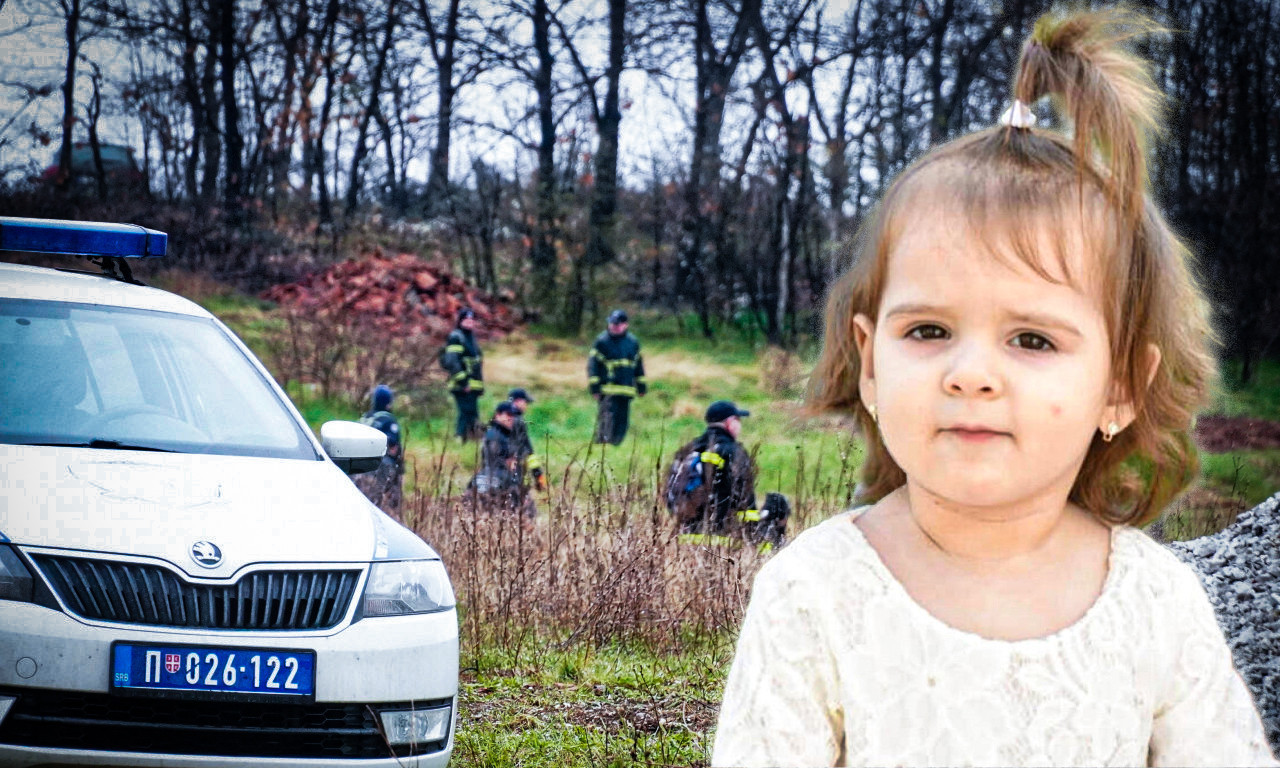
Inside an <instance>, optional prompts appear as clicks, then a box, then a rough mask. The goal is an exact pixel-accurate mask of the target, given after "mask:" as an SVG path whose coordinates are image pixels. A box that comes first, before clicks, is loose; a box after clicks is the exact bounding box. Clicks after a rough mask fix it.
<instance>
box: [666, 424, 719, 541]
mask: <svg viewBox="0 0 1280 768" xmlns="http://www.w3.org/2000/svg"><path fill="white" fill-rule="evenodd" d="M703 450H704V447H703V446H701V445H699V444H698V441H696V440H695V441H694V442H692V443H690V444H689V445H687V446H685V447H684V448H681V449H680V451H679V452H677V453H676V458H675V461H673V462H672V463H671V470H670V471H669V472H668V473H667V485H666V489H665V492H664V494H663V495H664V498H665V500H666V503H667V509H668V510H669V511H670V512H671V514H673V515H675V517H676V521H677V522H678V523H679V524H680V525H687V524H689V523H693V522H696V521H697V520H698V519H699V518H701V517H702V515H703V514H704V513H705V512H706V507H707V499H708V497H709V496H710V494H711V485H712V483H713V482H714V481H715V471H716V468H715V467H714V466H712V465H711V464H710V463H708V462H705V461H703V460H702V453H703Z"/></svg>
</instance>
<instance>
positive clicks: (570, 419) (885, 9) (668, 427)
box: [0, 0, 1280, 765]
mask: <svg viewBox="0 0 1280 768" xmlns="http://www.w3.org/2000/svg"><path fill="white" fill-rule="evenodd" d="M1047 5H1048V4H1047V3H1045V2H1040V1H1032V0H1009V1H1008V2H974V1H973V0H846V1H844V2H841V1H839V0H826V1H825V2H821V1H819V0H669V1H665V0H485V1H484V2H480V1H478V0H470V1H464V0H362V1H361V2H359V3H356V2H351V0H129V1H128V2H125V0H0V47H2V48H3V49H4V51H5V52H6V55H5V56H4V57H3V59H4V61H2V62H0V213H4V214H17V215H38V216H46V217H58V218H89V219H98V220H117V221H131V222H134V223H138V224H143V225H146V226H151V227H154V228H156V229H161V230H164V231H167V232H168V233H169V234H170V236H171V239H170V256H169V258H168V259H167V260H166V264H164V265H147V266H143V267H141V268H140V270H139V274H141V275H143V276H144V279H146V280H148V281H149V282H154V283H156V284H159V285H162V286H164V287H168V288H170V289H172V290H176V291H178V292H179V293H182V294H184V295H187V296H189V297H191V298H194V299H196V300H197V301H200V302H201V303H203V304H205V306H207V307H209V308H210V309H211V310H212V311H214V312H215V313H216V314H218V315H219V316H220V317H222V318H223V319H224V320H226V321H227V322H228V323H229V324H231V325H232V327H233V328H235V330H236V331H237V332H239V333H240V334H241V335H242V336H244V337H245V338H246V339H247V340H248V341H249V342H250V344H251V345H252V346H253V347H254V349H255V350H256V351H257V352H258V353H259V354H260V355H261V356H262V357H263V359H264V360H265V361H266V362H267V363H268V365H269V366H270V367H271V369H272V371H273V373H275V375H276V376H277V377H278V378H279V379H280V380H281V381H282V382H283V383H285V385H286V386H287V387H288V390H289V392H290V394H291V395H292V396H293V397H294V400H295V402H296V403H297V404H298V405H299V407H300V408H301V409H302V410H303V412H304V415H306V416H307V418H308V420H309V421H311V423H312V424H313V425H318V424H319V423H320V422H322V421H324V420H326V419H329V418H351V417H353V416H354V415H355V414H357V413H359V412H360V410H361V409H362V407H363V405H364V402H363V401H364V398H365V396H366V395H367V393H368V390H369V387H370V386H371V385H372V384H373V383H375V382H377V381H385V382H386V383H389V384H391V385H392V386H393V387H394V388H396V390H397V391H398V392H399V393H400V396H399V398H398V400H397V409H398V411H399V412H400V413H401V414H402V418H403V421H404V423H405V424H406V426H407V427H408V433H409V455H410V476H409V478H408V490H409V493H408V495H407V506H408V520H409V522H410V524H411V525H413V526H415V527H416V528H417V529H418V530H419V531H420V532H422V533H423V534H424V536H426V537H427V539H428V540H429V541H431V542H432V543H433V544H434V545H435V546H437V548H439V549H440V551H441V553H442V555H443V556H444V558H445V560H446V563H447V564H448V565H449V568H450V572H451V574H452V576H453V578H454V581H455V584H457V585H458V588H459V598H460V605H461V619H462V625H463V637H464V667H465V669H464V680H463V694H462V711H463V713H464V715H463V720H462V721H461V723H460V729H459V733H458V751H457V753H456V759H455V762H456V763H457V764H461V765H506V764H510V765H536V764H546V765H552V764H554V765H609V764H651V765H658V764H661V765H686V764H704V763H705V761H706V757H707V750H708V748H709V741H708V739H709V737H710V733H711V728H712V725H713V724H714V716H715V708H716V705H717V701H718V696H719V686H720V685H721V683H722V680H723V674H724V672H725V668H726V666H727V663H728V659H729V657H730V655H731V651H732V640H733V637H734V633H735V632H736V626H737V622H738V621H739V620H740V616H741V610H742V607H743V605H744V601H745V599H746V595H747V593H748V590H749V585H750V577H751V575H752V574H753V573H754V569H755V568H756V567H757V566H758V564H759V562H760V559H761V556H760V555H759V554H758V553H755V552H752V551H720V550H715V549H708V548H688V547H683V548H682V547H679V546H678V545H677V544H676V542H675V541H674V539H673V538H672V536H671V535H670V534H671V531H670V527H669V524H668V521H667V519H666V517H665V510H663V509H661V507H660V506H659V505H658V504H657V500H656V495H655V493H654V491H655V489H656V487H657V483H658V481H659V478H660V476H661V473H662V472H663V470H664V464H665V461H666V460H667V459H668V458H669V456H668V454H670V452H671V451H672V450H673V449H674V447H675V446H676V445H677V444H678V442H680V441H682V440H684V439H688V437H690V436H692V434H694V433H696V431H697V430H698V429H700V424H701V418H700V417H701V411H702V409H704V408H705V406H706V404H707V403H708V402H709V401H710V400H712V399H715V398H716V397H722V396H728V397H732V398H734V399H736V400H738V401H739V402H740V403H741V404H743V405H745V406H746V407H749V408H751V409H752V410H753V411H754V412H755V415H753V416H752V417H751V418H750V419H749V420H748V425H747V431H746V433H745V434H744V437H745V438H746V442H747V444H748V446H749V447H751V448H753V450H755V451H756V456H757V459H758V461H759V462H760V465H761V470H762V476H763V482H762V488H761V490H762V491H763V490H775V489H777V490H782V491H784V492H786V493H788V494H789V495H790V496H791V497H792V501H793V503H794V504H795V506H796V518H795V520H794V523H793V530H798V529H800V528H803V527H804V526H806V525H808V524H810V523H813V522H817V521H818V520H820V519H823V518H825V517H827V516H829V515H830V514H832V513H833V512H834V511H835V510H837V509H840V508H842V507H844V506H846V505H847V504H848V503H849V501H850V497H851V493H852V489H853V485H854V483H855V481H856V469H857V466H858V463H859V460H860V448H859V444H858V441H857V438H856V437H854V436H853V435H852V434H851V431H850V425H849V424H848V423H847V422H845V421H843V420H841V419H840V418H838V417H832V418H828V419H823V420H811V419H804V418H803V417H802V415H801V413H800V411H801V395H802V391H803V386H804V380H805V374H806V372H807V370H808V367H809V365H810V364H811V362H812V359H813V355H814V351H815V349H816V345H817V339H818V335H819V334H820V331H821V308H822V304H823V301H824V298H825V293H826V290H827V286H828V285H829V284H830V282H831V280H832V279H833V277H834V276H835V275H837V274H838V273H839V272H840V271H841V270H842V269H843V268H844V267H845V266H847V261H848V257H849V253H850V251H849V247H848V242H849V239H850V238H851V237H852V236H853V233H855V232H856V230H857V227H858V226H859V225H860V224H861V223H862V222H863V221H864V220H865V219H866V217H867V215H868V214H869V213H870V211H871V209H872V206H873V205H874V203H875V201H876V200H877V199H878V196H879V195H880V193H881V192H882V191H883V189H884V186H885V184H887V183H888V181H889V180H891V179H892V178H893V176H894V175H895V174H896V173H897V172H899V171H900V170H901V169H903V168H904V167H905V166H906V165H907V164H909V163H910V162H911V161H912V160H913V159H914V158H916V157H917V156H919V154H920V153H921V152H922V151H923V150H924V149H926V148H927V147H929V146H932V145H934V144H936V143H938V142H941V141H945V140H947V139H949V138H952V137H955V136H957V135H960V134H963V133H965V132H967V131H970V130H973V129H975V128H981V127H984V126H988V125H991V124H993V123H994V122H995V121H996V119H997V118H998V116H999V114H1000V113H1001V112H1002V111H1003V110H1004V109H1005V108H1006V107H1007V100H1008V97H1009V91H1010V87H1009V84H1010V81H1009V74H1010V71H1011V69H1012V66H1013V64H1014V62H1015V61H1016V59H1017V55H1018V52H1019V48H1020V46H1021V42H1022V40H1023V39H1025V37H1026V35H1027V33H1028V31H1029V28H1030V25H1031V24H1032V23H1033V22H1034V20H1035V18H1036V17H1037V16H1038V15H1039V14H1040V13H1041V12H1042V11H1044V10H1045V9H1046V7H1047ZM1134 5H1135V6H1137V7H1139V8H1142V9H1144V10H1146V11H1148V12H1150V13H1153V14H1154V15H1156V16H1157V18H1160V19H1162V20H1163V21H1164V22H1165V23H1166V24H1167V25H1168V26H1169V27H1170V29H1171V32H1170V33H1169V34H1168V35H1166V36H1163V37H1160V38H1157V39H1153V40H1150V41H1148V42H1146V43H1144V45H1145V46H1146V47H1145V52H1146V53H1147V54H1148V55H1150V56H1151V57H1152V59H1153V60H1154V61H1155V63H1156V72H1155V74H1156V78H1157V80H1158V82H1159V83H1160V84H1161V86H1162V87H1163V88H1164V90H1165V91H1166V92H1167V93H1168V94H1169V95H1170V96H1171V97H1172V101H1171V108H1170V111H1169V113H1168V115H1167V116H1166V119H1165V120H1164V122H1163V124H1164V126H1165V133H1164V135H1163V136H1162V137H1161V143H1160V144H1159V146H1158V147H1157V148H1156V151H1155V152H1154V153H1153V156H1152V161H1153V164H1152V174H1153V179H1152V181H1153V185H1154V188H1155V190H1156V194H1157V196H1158V199H1159V200H1160V201H1161V202H1162V204H1163V206H1164V208H1165V211H1166V213H1167V215H1168V216H1169V218H1170V219H1171V221H1172V222H1173V224H1174V225H1175V227H1176V229H1177V230H1178V231H1179V232H1180V233H1182V234H1183V235H1184V236H1185V237H1186V238H1187V239H1188V240H1189V241H1190V242H1191V243H1192V244H1193V246H1194V248H1195V251H1196V252H1197V254H1198V255H1199V258H1200V262H1199V269H1200V272H1201V274H1202V276H1203V279H1204V282H1205V285H1206V286H1207V287H1208V288H1209V290H1210V292H1211V297H1212V300H1213V303H1214V307H1215V311H1216V319H1217V324H1218V328H1219V329H1220V333H1221V340H1222V361H1223V369H1224V374H1225V375H1224V381H1223V383H1222V385H1221V386H1220V387H1219V389H1218V391H1217V392H1216V393H1215V395H1214V405H1213V407H1212V409H1211V411H1210V413H1208V414H1206V415H1204V416H1202V418H1201V425H1202V427H1203V428H1204V429H1202V430H1201V433H1200V434H1199V435H1198V436H1199V437H1200V438H1201V443H1202V445H1204V446H1206V447H1208V451H1207V452H1206V455H1205V472H1204V476H1203V477H1202V478H1201V480H1200V481H1199V482H1198V483H1197V485H1196V487H1195V488H1194V489H1193V490H1192V491H1191V493H1190V494H1188V496H1187V497H1186V498H1184V499H1183V500H1182V501H1181V502H1180V503H1179V504H1178V505H1176V506H1175V508H1174V509H1172V510H1171V511H1170V514H1169V515H1168V516H1167V517H1166V520H1165V522H1164V523H1163V526H1164V533H1165V535H1169V536H1172V537H1179V538H1185V537H1189V536H1195V535H1202V534H1204V533H1209V532H1212V531H1216V530H1219V529H1220V528H1222V527H1223V526H1224V525H1226V524H1227V523H1229V522H1230V520H1231V519H1233V518H1234V515H1235V513H1236V512H1238V511H1239V510H1240V509H1242V508H1245V507H1247V506H1251V505H1253V504H1257V503H1258V502H1259V501H1261V500H1262V499H1263V498H1266V497H1267V496H1269V495H1271V494H1273V493H1275V492H1276V491H1277V490H1278V489H1280V362H1277V359H1276V358H1277V357H1278V356H1280V349H1277V345H1276V339H1277V336H1280V300H1278V299H1280V291H1278V290H1277V288H1276V286H1277V285H1280V253H1278V251H1280V206H1278V204H1277V201H1280V0H1214V1H1212V2H1191V1H1190V0H1154V1H1152V2H1139V3H1134ZM1038 110H1040V114H1041V117H1042V119H1044V120H1046V121H1048V122H1050V123H1051V124H1052V117H1051V115H1050V114H1049V112H1048V110H1047V109H1045V108H1044V105H1039V106H1038ZM111 144H122V145H127V146H130V147H132V148H133V150H134V152H135V155H136V157H137V161H138V164H139V170H140V172H141V179H142V181H141V183H130V184H129V185H127V186H125V185H123V184H122V182H121V181H120V179H119V178H118V177H116V176H114V175H112V174H110V173H108V169H107V168H106V167H105V165H104V164H101V163H93V164H92V166H91V167H90V168H89V169H88V173H87V174H80V175H78V174H71V173H60V172H56V171H55V172H54V173H51V174H50V173H44V171H46V169H48V168H52V167H53V166H60V167H61V168H69V167H73V166H72V164H71V163H69V162H68V159H69V158H70V156H71V153H72V152H73V150H75V149H76V147H77V145H80V146H82V147H88V148H89V149H90V151H91V154H96V155H98V156H99V157H100V156H101V151H100V148H101V147H103V146H106V145H111ZM77 170H79V169H77ZM401 253H407V254H410V256H409V257H408V258H410V259H412V260H417V261H420V262H421V263H422V264H424V265H426V264H430V265H432V267H433V268H437V267H438V268H439V269H441V270H445V271H448V272H450V273H452V274H454V275H456V276H457V277H459V278H461V279H463V280H465V281H466V282H467V283H468V284H469V286H470V288H469V289H468V291H469V292H468V293H467V294H466V295H465V298H467V299H469V300H476V301H481V302H484V303H485V304H486V306H488V307H490V308H491V309H493V310H494V312H495V313H497V310H498V309H499V308H500V309H501V310H502V311H501V313H499V314H501V315H502V316H503V317H509V318H512V319H513V322H512V323H510V324H506V325H504V326H503V328H502V330H503V331H504V333H503V334H492V335H488V336H486V339H485V344H486V354H487V362H488V364H489V365H490V376H489V378H490V381H491V385H490V389H491V395H490V396H489V397H488V398H486V400H485V401H484V402H483V403H482V405H483V406H484V407H486V408H487V409H491V408H492V404H493V402H494V397H493V395H497V396H498V398H500V397H501V396H502V395H503V394H505V391H506V388H507V387H510V386H516V385H524V386H529V387H530V388H531V389H532V390H533V393H534V395H535V397H536V398H537V400H536V402H535V404H534V408H533V409H532V411H531V413H530V421H531V423H532V424H533V427H534V436H535V440H537V441H538V442H539V450H540V452H542V453H544V454H545V456H546V458H547V461H548V465H549V467H550V469H551V474H552V478H553V483H552V492H551V494H549V495H545V496H542V497H540V500H539V503H540V505H541V509H542V512H541V514H540V517H539V522H538V524H537V525H535V526H533V527H529V526H521V525H517V524H513V523H512V521H509V520H504V519H491V518H488V517H486V516H484V515H482V514H479V513H478V512H477V510H476V509H474V507H469V506H468V505H467V503H466V502H465V501H464V500H463V499H462V498H461V497H460V494H459V492H458V491H459V487H460V485H461V484H463V483H465V482H466V478H467V475H468V473H469V471H470V470H471V468H472V467H473V465H474V459H475V457H474V452H473V451H471V450H470V448H468V447H460V446H458V445H456V444H455V443H453V442H452V441H450V440H449V438H448V432H449V419H450V404H449V402H448V399H447V397H446V396H445V395H444V393H443V390H442V386H441V384H440V372H439V371H438V369H437V368H436V367H435V366H434V355H433V354H432V353H433V352H434V349H435V348H436V347H438V345H439V342H440V339H439V338H438V336H439V334H438V333H436V334H435V335H432V334H426V335H424V336H421V337H418V336H413V337H407V336H405V335H403V334H398V333H396V332H395V331H394V330H392V331H388V330H387V329H388V328H394V327H397V326H395V324H391V325H387V324H382V325H378V324H374V323H369V322H366V321H365V320H364V319H362V318H361V317H360V316H359V315H358V314H356V313H351V314H348V313H345V312H343V311H337V312H333V311H330V312H328V313H317V312H308V311H306V310H301V311H300V310H298V309H296V308H295V309H291V308H288V307H284V306H281V305H276V304H274V303H272V302H268V301H264V300H263V299H262V298H261V295H262V293H263V291H265V290H267V289H269V288H271V287H272V286H279V285H281V284H285V283H292V282H295V281H299V280H304V279H307V278H308V277H309V276H314V275H316V274H318V273H322V272H323V271H324V270H326V269H329V268H331V267H332V266H333V265H335V264H339V263H341V262H343V261H345V260H349V259H354V260H356V261H357V262H360V263H365V262H370V261H371V260H374V261H376V260H377V259H378V258H380V257H382V256H388V257H391V256H394V255H395V254H401ZM344 306H345V305H344ZM615 306H622V307H626V308H628V309H629V310H631V311H632V318H633V327H634V329H635V330H636V332H637V333H638V334H639V335H640V337H641V340H642V342H643V343H644V344H645V350H646V353H647V358H648V360H649V363H650V368H651V371H650V378H651V380H652V381H653V391H652V392H651V393H650V395H649V396H648V397H647V398H645V399H643V400H641V401H639V402H638V403H637V409H636V410H637V413H636V427H635V428H634V430H633V435H632V437H631V439H629V440H628V442H627V443H626V444H624V445H623V446H621V447H620V448H618V449H614V450H610V451H603V450H600V449H599V448H592V447H590V446H589V435H590V429H591V422H592V420H593V403H592V402H591V401H590V400H589V399H588V398H587V397H586V395H585V349H586V346H587V344H588V343H589V341H590V338H591V337H592V336H594V334H595V333H597V332H598V330H599V329H600V328H601V327H602V325H603V317H604V315H605V314H606V313H607V312H608V311H609V310H610V309H612V308H614V307H615ZM494 328H496V326H494ZM505 331H511V332H510V333H505Z"/></svg>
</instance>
